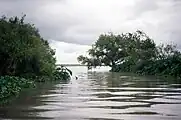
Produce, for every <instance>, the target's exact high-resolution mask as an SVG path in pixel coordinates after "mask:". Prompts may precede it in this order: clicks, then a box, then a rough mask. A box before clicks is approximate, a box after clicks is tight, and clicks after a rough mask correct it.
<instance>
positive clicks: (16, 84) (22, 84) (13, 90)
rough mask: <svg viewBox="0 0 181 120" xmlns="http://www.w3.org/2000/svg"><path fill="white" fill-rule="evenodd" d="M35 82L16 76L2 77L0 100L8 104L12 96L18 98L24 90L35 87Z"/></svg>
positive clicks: (0, 81)
mask: <svg viewBox="0 0 181 120" xmlns="http://www.w3.org/2000/svg"><path fill="white" fill-rule="evenodd" d="M34 85H35V84H34V82H33V81H31V80H28V79H25V78H19V77H15V76H1V77H0V100H1V102H6V100H7V99H9V98H11V97H12V96H17V95H18V94H19V93H20V91H21V90H22V88H29V87H33V86H34Z"/></svg>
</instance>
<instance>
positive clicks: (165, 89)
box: [0, 67, 181, 120]
mask: <svg viewBox="0 0 181 120" xmlns="http://www.w3.org/2000/svg"><path fill="white" fill-rule="evenodd" d="M76 69H77V70H76ZM72 70H73V72H74V76H75V75H76V76H78V78H79V79H78V80H75V78H74V76H73V77H72V79H71V80H70V81H67V82H61V83H47V84H43V85H39V86H38V88H37V89H35V90H33V91H29V92H26V91H25V92H24V93H22V94H21V96H20V97H19V98H18V99H17V101H15V102H14V103H12V104H11V105H8V106H4V107H1V108H0V118H2V119H8V120H11V119H30V120H31V119H42V120H44V119H55V120H181V114H180V113H181V84H180V83H179V82H178V81H176V80H163V79H156V78H154V77H146V76H145V77H139V76H136V75H134V74H125V73H124V74H123V73H109V72H105V70H103V72H101V70H99V72H95V71H87V69H86V68H84V67H80V68H73V69H72Z"/></svg>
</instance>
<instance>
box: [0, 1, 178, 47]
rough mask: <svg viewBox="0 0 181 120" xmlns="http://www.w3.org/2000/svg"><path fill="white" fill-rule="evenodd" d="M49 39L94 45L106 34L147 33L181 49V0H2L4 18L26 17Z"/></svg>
mask: <svg viewBox="0 0 181 120" xmlns="http://www.w3.org/2000/svg"><path fill="white" fill-rule="evenodd" d="M23 14H27V18H26V20H27V21H29V22H32V23H35V25H36V26H37V27H38V28H39V30H40V33H41V34H42V35H43V36H44V37H45V38H46V39H48V40H50V41H51V40H56V41H63V42H68V43H76V44H85V45H90V44H92V43H93V42H94V41H95V40H96V39H97V37H98V36H99V34H101V33H104V32H109V31H111V32H115V33H119V32H126V31H135V30H137V29H141V30H144V31H145V32H146V33H147V34H148V35H150V36H151V37H152V38H154V39H155V40H156V42H157V43H159V42H168V41H173V42H175V43H177V44H178V46H181V43H180V38H181V34H180V32H181V28H180V26H179V23H180V21H181V1H180V0H127V1H125V0H79V1H77V0H1V1H0V15H8V16H16V15H18V16H22V15H23Z"/></svg>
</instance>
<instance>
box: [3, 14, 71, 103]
mask: <svg viewBox="0 0 181 120" xmlns="http://www.w3.org/2000/svg"><path fill="white" fill-rule="evenodd" d="M24 18H25V16H23V17H21V18H18V17H11V18H6V17H5V16H3V17H2V18H0V101H2V100H4V99H8V98H9V97H11V96H12V95H18V93H19V92H20V91H21V89H22V88H26V87H30V86H33V85H34V82H35V81H46V80H60V79H61V80H66V79H69V78H70V75H71V71H70V70H68V69H67V68H65V67H57V66H56V58H55V51H54V50H53V49H51V48H50V46H49V43H48V41H47V40H44V39H43V38H42V37H41V36H40V34H39V31H38V29H37V28H36V27H35V26H34V25H32V24H30V23H25V22H24Z"/></svg>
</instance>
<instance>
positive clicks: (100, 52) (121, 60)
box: [77, 31, 181, 77]
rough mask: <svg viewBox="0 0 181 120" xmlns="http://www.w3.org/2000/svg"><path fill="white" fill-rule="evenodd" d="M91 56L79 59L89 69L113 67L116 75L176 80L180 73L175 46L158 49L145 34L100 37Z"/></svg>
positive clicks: (179, 60)
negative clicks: (170, 77)
mask: <svg viewBox="0 0 181 120" xmlns="http://www.w3.org/2000/svg"><path fill="white" fill-rule="evenodd" d="M88 53H89V57H86V56H82V55H81V56H79V57H78V58H77V60H78V61H79V62H81V64H86V65H87V66H88V67H89V68H91V66H94V67H97V66H102V65H105V66H110V67H111V71H113V72H136V73H139V74H151V75H156V74H164V75H165V74H166V75H171V76H176V77H178V76H180V73H181V54H180V52H179V51H178V50H177V49H176V46H175V45H171V44H170V45H163V44H162V45H159V46H156V44H155V42H154V41H153V40H152V39H151V38H149V37H148V36H147V35H146V34H145V33H144V32H142V31H136V32H133V33H123V34H121V35H114V34H112V33H111V34H106V35H100V36H99V39H98V40H97V41H96V42H95V44H93V45H92V48H91V49H90V50H88Z"/></svg>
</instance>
